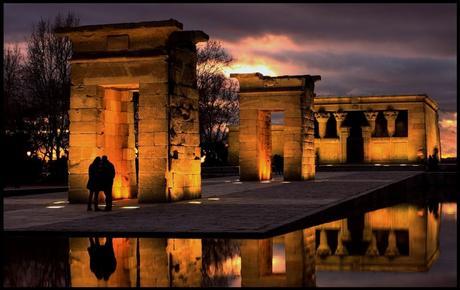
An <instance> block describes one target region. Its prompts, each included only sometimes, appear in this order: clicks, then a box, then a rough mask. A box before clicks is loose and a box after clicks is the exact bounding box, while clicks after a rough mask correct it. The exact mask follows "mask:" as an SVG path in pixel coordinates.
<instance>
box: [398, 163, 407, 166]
mask: <svg viewBox="0 0 460 290" xmlns="http://www.w3.org/2000/svg"><path fill="white" fill-rule="evenodd" d="M399 166H407V164H405V163H403V164H399Z"/></svg>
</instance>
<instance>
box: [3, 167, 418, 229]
mask: <svg viewBox="0 0 460 290" xmlns="http://www.w3.org/2000/svg"><path fill="white" fill-rule="evenodd" d="M419 174H423V173H420V172H413V171H407V172H404V171H397V172H396V171H395V172H392V171H381V172H363V171H361V172H318V173H317V176H316V179H315V180H312V181H303V182H302V181H295V182H283V181H282V180H281V178H280V177H275V179H274V181H272V182H270V183H261V182H240V181H239V180H238V177H222V178H212V179H205V180H203V194H202V196H203V197H202V198H201V199H199V200H193V201H182V202H176V203H168V204H166V203H163V204H140V205H138V204H137V201H136V200H120V201H115V203H114V208H113V211H112V212H93V211H92V212H87V211H86V205H84V204H68V203H67V202H66V198H67V193H65V192H61V193H49V194H41V195H30V196H21V197H9V198H4V230H5V231H20V232H28V233H30V232H35V233H37V232H40V233H43V232H46V233H49V232H55V233H69V234H74V235H80V234H81V235H85V234H88V233H97V234H102V233H113V234H120V235H153V236H160V235H168V236H171V235H173V236H197V235H203V234H207V235H210V236H212V235H216V236H227V235H230V236H242V235H247V236H251V237H256V236H265V235H267V234H270V233H271V232H273V231H274V230H276V229H280V228H283V226H286V225H289V224H292V223H296V222H298V221H300V220H305V219H308V218H309V217H314V216H315V215H316V214H318V213H320V212H323V211H324V210H325V209H328V208H331V207H332V206H336V205H338V204H340V203H342V202H344V201H347V200H354V199H356V198H358V197H363V196H367V195H370V194H372V193H371V192H374V191H376V190H377V189H379V188H380V189H381V188H383V187H385V186H389V185H390V184H394V183H398V182H402V181H403V180H406V179H409V178H411V177H414V176H416V175H419Z"/></svg>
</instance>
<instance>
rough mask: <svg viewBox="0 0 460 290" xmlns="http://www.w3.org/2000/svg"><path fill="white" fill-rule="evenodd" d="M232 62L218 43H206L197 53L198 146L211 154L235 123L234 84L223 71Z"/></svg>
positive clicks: (236, 111) (235, 89)
mask: <svg viewBox="0 0 460 290" xmlns="http://www.w3.org/2000/svg"><path fill="white" fill-rule="evenodd" d="M232 61H233V58H232V56H231V55H230V54H229V53H228V52H227V51H226V50H225V49H224V48H223V47H222V45H221V43H220V42H217V41H212V40H211V41H209V42H208V43H207V44H206V45H205V46H203V47H201V48H199V49H198V62H197V85H198V93H199V96H200V100H199V112H200V136H201V146H202V148H205V150H210V151H215V150H216V147H215V145H216V144H219V143H221V142H222V141H223V140H224V139H225V137H226V134H227V126H228V125H230V124H234V123H235V122H237V121H238V107H239V106H238V94H237V91H238V83H237V82H236V81H235V80H232V79H230V78H227V77H226V76H225V74H224V69H225V68H226V67H228V66H229V65H230V64H231V63H232Z"/></svg>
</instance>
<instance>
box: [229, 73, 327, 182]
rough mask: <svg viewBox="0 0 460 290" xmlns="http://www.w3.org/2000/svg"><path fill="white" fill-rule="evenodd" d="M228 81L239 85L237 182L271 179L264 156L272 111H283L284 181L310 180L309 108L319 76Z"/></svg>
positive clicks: (251, 77) (253, 76) (248, 76)
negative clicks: (238, 175) (238, 166)
mask: <svg viewBox="0 0 460 290" xmlns="http://www.w3.org/2000/svg"><path fill="white" fill-rule="evenodd" d="M231 77H235V78H237V79H238V81H239V84H240V92H239V100H240V126H239V165H240V179H241V180H266V179H269V176H271V173H270V174H268V172H269V171H271V168H269V167H268V163H269V160H270V158H267V156H268V154H270V155H271V151H272V150H271V144H272V142H271V141H268V140H269V139H271V135H272V134H271V133H270V132H271V129H270V128H269V127H270V126H269V122H268V121H267V120H268V116H269V113H270V112H276V111H284V116H285V118H284V122H285V126H284V130H283V139H284V142H283V143H284V147H283V156H284V178H285V179H286V180H306V179H311V178H314V174H315V159H314V144H313V141H314V140H313V139H314V138H313V120H314V119H313V112H312V105H313V98H314V83H315V81H317V80H319V79H320V78H319V76H285V77H266V76H263V75H262V74H259V73H255V74H232V75H231ZM261 112H262V113H261ZM263 118H265V120H266V121H265V122H264V121H263ZM231 142H233V143H234V141H231ZM269 144H270V145H269ZM269 152H270V153H269ZM230 155H231V156H233V155H234V153H231V154H230Z"/></svg>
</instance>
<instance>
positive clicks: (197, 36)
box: [168, 30, 209, 46]
mask: <svg viewBox="0 0 460 290" xmlns="http://www.w3.org/2000/svg"><path fill="white" fill-rule="evenodd" d="M208 40H209V35H207V34H206V33H204V32H203V31H201V30H189V31H175V32H173V33H171V35H170V36H169V40H168V44H169V45H170V46H182V45H184V44H186V45H187V44H193V45H195V44H197V43H198V42H205V41H208Z"/></svg>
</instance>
